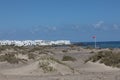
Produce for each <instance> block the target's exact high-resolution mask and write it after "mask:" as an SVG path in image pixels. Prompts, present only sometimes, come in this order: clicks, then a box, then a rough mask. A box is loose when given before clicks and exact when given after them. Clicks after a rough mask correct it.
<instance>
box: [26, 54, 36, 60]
mask: <svg viewBox="0 0 120 80" xmlns="http://www.w3.org/2000/svg"><path fill="white" fill-rule="evenodd" d="M28 58H29V59H35V58H36V55H35V54H33V53H29V54H28Z"/></svg>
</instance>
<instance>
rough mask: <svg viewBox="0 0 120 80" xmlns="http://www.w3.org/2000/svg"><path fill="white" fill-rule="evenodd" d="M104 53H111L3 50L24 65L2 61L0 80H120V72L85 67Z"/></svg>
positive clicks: (78, 49)
mask: <svg viewBox="0 0 120 80" xmlns="http://www.w3.org/2000/svg"><path fill="white" fill-rule="evenodd" d="M105 50H106V51H107V50H110V49H85V48H81V47H80V46H75V47H34V48H33V47H27V48H25V47H24V48H15V47H11V48H6V49H4V50H1V54H0V55H4V54H13V53H14V54H15V56H16V57H17V58H19V60H21V61H20V62H18V63H9V62H7V61H1V62H0V80H120V69H119V68H116V67H114V68H113V67H110V66H106V65H104V64H100V63H99V62H95V63H94V62H91V61H88V62H87V63H85V60H86V59H88V58H89V57H90V56H92V55H94V54H95V53H96V52H98V51H105ZM113 51H116V50H114V49H113ZM119 51H120V50H119V49H117V52H119ZM28 54H34V55H35V56H34V57H33V55H32V56H31V57H30V55H28ZM51 56H52V57H51ZM64 56H71V57H74V58H75V60H74V61H70V60H69V61H64V60H63V57H64ZM22 60H23V61H22ZM44 63H46V64H44ZM43 64H44V66H40V65H43ZM46 66H47V67H46ZM48 67H49V68H48Z"/></svg>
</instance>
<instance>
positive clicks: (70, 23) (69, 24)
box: [0, 0, 120, 42]
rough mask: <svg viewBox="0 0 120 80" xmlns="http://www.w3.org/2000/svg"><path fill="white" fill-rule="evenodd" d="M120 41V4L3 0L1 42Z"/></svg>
mask: <svg viewBox="0 0 120 80" xmlns="http://www.w3.org/2000/svg"><path fill="white" fill-rule="evenodd" d="M94 35H95V36H96V39H97V41H120V0H0V40H6V39H7V40H36V39H41V40H70V41H72V42H78V41H79V42H86V41H87V42H88V41H94V40H93V39H92V36H94Z"/></svg>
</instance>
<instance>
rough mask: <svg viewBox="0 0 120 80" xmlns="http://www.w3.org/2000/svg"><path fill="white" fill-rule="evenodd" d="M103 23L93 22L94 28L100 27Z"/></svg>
mask: <svg viewBox="0 0 120 80" xmlns="http://www.w3.org/2000/svg"><path fill="white" fill-rule="evenodd" d="M103 24H104V21H99V22H97V23H96V24H93V26H94V28H100V27H101V26H102V25H103Z"/></svg>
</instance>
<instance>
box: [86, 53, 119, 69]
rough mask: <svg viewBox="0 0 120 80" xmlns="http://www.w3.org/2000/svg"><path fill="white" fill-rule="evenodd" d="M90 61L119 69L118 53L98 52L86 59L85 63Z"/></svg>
mask: <svg viewBox="0 0 120 80" xmlns="http://www.w3.org/2000/svg"><path fill="white" fill-rule="evenodd" d="M88 61H92V62H97V61H99V62H100V63H104V64H105V65H107V66H112V67H118V68H120V53H113V52H112V51H100V52H98V53H96V54H95V55H93V56H92V57H90V58H89V59H87V60H86V61H85V62H88Z"/></svg>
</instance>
